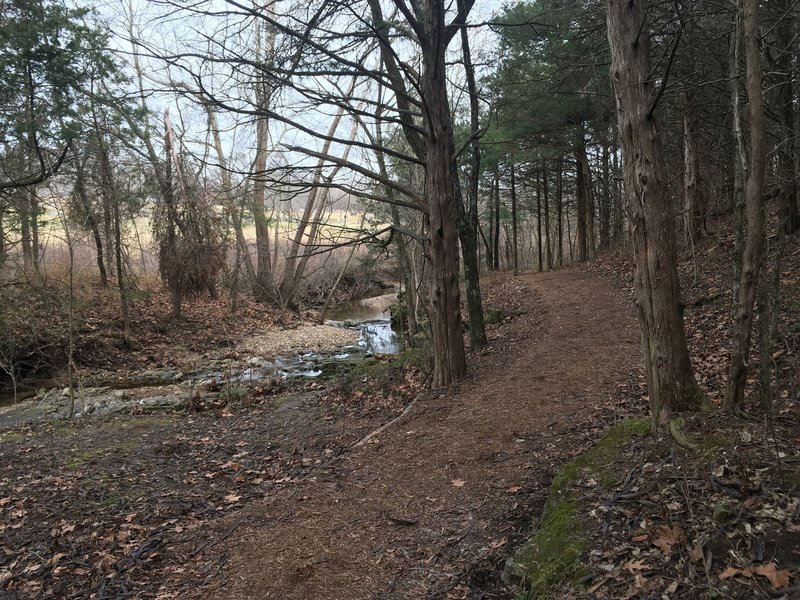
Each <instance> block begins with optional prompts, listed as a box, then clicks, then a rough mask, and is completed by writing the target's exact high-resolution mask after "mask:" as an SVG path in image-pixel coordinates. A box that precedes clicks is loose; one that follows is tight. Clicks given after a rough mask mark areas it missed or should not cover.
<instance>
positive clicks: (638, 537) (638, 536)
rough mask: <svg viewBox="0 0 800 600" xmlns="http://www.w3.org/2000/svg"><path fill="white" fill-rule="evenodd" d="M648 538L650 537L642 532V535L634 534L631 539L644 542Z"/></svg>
mask: <svg viewBox="0 0 800 600" xmlns="http://www.w3.org/2000/svg"><path fill="white" fill-rule="evenodd" d="M649 538H650V536H649V535H647V534H646V533H643V534H642V535H636V536H634V537H632V538H631V540H633V541H634V542H646V541H647V540H648V539H649Z"/></svg>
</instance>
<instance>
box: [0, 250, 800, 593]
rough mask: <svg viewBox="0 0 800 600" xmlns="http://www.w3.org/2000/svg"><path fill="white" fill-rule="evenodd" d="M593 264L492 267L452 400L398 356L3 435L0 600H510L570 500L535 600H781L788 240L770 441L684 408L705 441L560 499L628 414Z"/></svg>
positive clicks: (712, 332)
mask: <svg viewBox="0 0 800 600" xmlns="http://www.w3.org/2000/svg"><path fill="white" fill-rule="evenodd" d="M726 256H727V252H723V251H721V250H720V249H719V246H718V244H717V243H716V242H715V243H708V244H706V245H705V246H703V247H701V248H699V249H698V250H697V251H696V253H695V254H694V255H692V256H686V257H684V261H683V263H682V269H683V271H684V273H683V274H684V281H685V284H684V290H685V304H686V305H687V314H686V318H687V328H688V334H689V339H690V343H691V345H692V351H693V355H694V356H695V366H696V370H697V372H698V379H699V381H700V384H701V386H702V387H703V388H704V390H705V391H706V392H707V393H708V394H709V396H710V397H711V399H712V400H715V401H718V400H719V397H720V391H721V390H722V389H723V387H722V385H723V383H724V368H725V364H726V361H727V356H726V351H725V346H726V332H727V325H726V324H725V316H724V315H725V311H726V310H727V308H726V307H727V302H728V300H727V295H726V294H727V292H726V290H727V287H726V283H725V282H726V281H727V279H726V277H728V276H729V275H728V274H727V273H726V272H725V264H726V263H725V258H726ZM698 265H699V267H698ZM591 269H592V270H578V269H563V270H559V271H554V272H549V273H541V274H536V273H523V274H521V275H520V276H518V277H512V276H510V275H494V276H491V277H489V278H487V281H486V283H485V288H486V289H485V295H486V300H487V304H488V305H490V306H492V307H493V308H496V309H498V310H500V311H502V314H503V315H504V318H503V319H502V321H501V322H500V323H498V324H496V325H493V326H491V327H490V331H489V337H490V344H489V346H487V347H486V348H483V349H481V350H480V351H478V352H474V353H472V354H471V355H470V372H469V376H468V377H467V378H466V379H465V380H463V381H462V382H460V383H459V384H457V385H454V386H452V387H451V388H448V389H446V390H440V391H428V392H425V391H422V384H423V378H422V377H421V376H420V375H419V373H418V372H417V371H416V370H415V369H414V368H413V366H411V364H409V365H407V366H405V367H401V368H399V369H395V370H394V371H392V373H393V379H392V382H391V385H389V384H387V383H386V382H385V381H383V380H377V379H374V377H373V374H372V373H371V372H370V371H365V372H364V373H363V378H362V374H359V375H358V380H357V381H353V380H352V379H351V380H350V381H349V383H348V385H349V386H350V387H348V388H346V387H344V386H342V384H341V383H335V382H328V383H318V382H315V383H308V384H303V385H299V386H296V387H295V388H293V389H291V390H280V391H279V393H275V394H271V393H270V391H269V390H262V392H260V396H257V397H255V398H252V399H250V400H249V401H247V402H243V403H240V404H232V405H231V404H229V405H226V406H223V407H219V408H217V409H215V410H208V411H206V412H201V413H193V414H171V413H165V414H160V415H157V416H154V415H150V416H132V417H131V416H129V417H115V418H108V419H89V420H84V421H81V422H79V423H70V424H61V425H43V424H40V425H31V426H26V427H23V428H17V429H13V430H9V431H6V432H0V465H1V466H2V470H1V471H0V534H2V539H3V541H2V545H0V591H2V595H3V597H4V598H11V599H16V598H19V599H22V598H25V599H27V598H50V597H57V598H109V599H110V598H114V599H117V598H119V599H121V598H220V599H222V598H226V599H228V598H230V599H234V600H236V599H241V600H244V599H246V598H252V599H259V598H278V599H284V598H285V599H291V598H303V599H317V598H319V599H323V598H325V599H332V600H349V599H356V598H358V599H361V598H431V599H433V598H452V599H467V598H470V599H477V598H483V599H487V600H488V599H495V598H508V599H510V598H515V597H518V594H519V591H517V590H511V589H508V588H507V587H506V585H505V584H504V583H503V582H502V581H501V574H502V572H503V569H504V566H505V564H506V561H507V559H508V558H509V557H510V556H512V555H513V554H514V552H515V551H516V550H517V549H518V548H519V547H521V546H522V545H524V544H525V542H526V540H527V539H528V538H530V536H531V535H532V534H533V533H534V532H535V531H536V529H537V524H538V523H539V521H540V518H541V517H542V514H543V512H545V505H546V504H548V497H550V506H552V502H553V501H552V498H553V494H556V495H559V494H561V495H564V494H570V495H571V496H575V497H576V498H578V504H577V507H578V508H577V510H576V514H575V517H574V520H575V524H574V527H573V526H570V530H569V532H568V533H569V536H568V537H569V538H570V540H571V539H572V537H573V536H574V535H577V534H578V533H580V535H581V536H582V539H583V540H584V542H583V545H582V546H581V552H580V560H579V562H580V563H581V567H580V569H579V570H575V569H573V571H574V572H571V573H569V572H565V573H562V574H559V575H558V576H556V577H555V578H554V579H552V580H551V581H549V582H548V586H549V587H547V588H546V590H545V591H542V590H539V592H538V594H539V597H545V598H562V597H563V598H568V597H586V598H597V597H600V598H642V599H644V598H656V597H665V596H666V597H667V598H694V597H699V598H739V597H742V598H744V597H747V598H754V597H755V598H780V597H786V598H792V597H797V595H798V591H797V590H798V588H797V586H798V583H800V570H798V567H799V566H800V498H799V497H798V484H799V483H800V476H799V475H798V470H800V464H799V463H798V461H800V426H799V425H798V412H797V411H798V389H800V388H799V387H798V385H800V373H798V364H799V363H798V360H797V355H798V350H799V349H800V331H797V327H796V324H797V323H798V322H800V285H798V281H800V250H799V249H798V248H797V246H795V247H793V248H790V251H789V252H788V260H787V264H786V265H785V268H784V270H783V280H784V286H783V290H784V294H783V296H782V304H781V306H782V307H783V309H782V310H781V315H782V321H781V327H780V330H781V331H782V332H783V333H782V335H781V343H782V344H783V346H782V347H781V348H780V349H778V350H776V351H775V354H774V355H773V359H774V360H775V363H776V365H777V368H778V372H779V374H780V377H779V380H778V386H777V389H776V390H775V394H776V397H777V398H778V402H777V405H776V411H775V418H774V419H773V420H772V422H771V426H770V427H769V428H767V427H765V425H764V424H763V423H760V422H748V421H741V420H731V419H728V418H724V417H722V416H717V415H711V416H703V417H691V416H689V417H688V418H687V422H686V426H685V430H686V433H687V435H689V437H690V438H691V439H694V440H700V441H702V442H703V448H702V449H701V450H699V451H696V452H692V451H689V450H686V449H684V448H681V447H678V446H677V445H676V444H675V443H674V441H673V440H672V438H670V437H669V435H668V434H666V435H665V434H663V433H657V434H651V435H645V436H643V437H634V438H631V439H630V440H628V441H626V442H625V443H624V444H621V445H620V447H619V448H616V451H617V452H616V453H615V454H614V455H613V457H611V458H609V460H608V462H607V464H605V465H603V468H604V469H605V471H604V472H603V474H602V476H601V475H594V474H592V473H590V472H588V471H585V470H580V469H579V470H577V473H575V476H574V477H573V478H571V479H570V480H569V481H567V482H566V483H565V484H564V487H563V489H553V481H554V479H555V480H557V481H562V482H563V481H564V478H563V477H562V476H561V475H562V474H563V472H564V466H565V464H567V463H568V462H569V461H570V460H571V459H573V458H574V457H577V456H580V455H581V453H583V452H584V451H586V450H587V449H589V448H591V447H592V445H593V444H594V443H596V442H597V441H598V440H599V439H601V438H602V436H603V435H604V433H606V432H607V431H608V430H609V429H611V428H612V427H614V426H615V425H619V424H620V423H623V422H626V420H627V419H630V418H636V417H646V415H647V397H646V395H645V394H644V381H643V372H642V365H641V362H642V361H641V348H640V343H639V334H638V326H637V323H636V315H635V311H634V307H633V305H632V303H631V301H630V282H631V277H630V265H629V262H628V261H627V259H626V258H625V254H624V253H623V252H617V253H612V254H609V255H606V256H605V257H604V258H603V259H602V260H601V261H599V262H598V263H596V264H595V265H594V266H592V267H591ZM697 272H699V273H701V274H702V276H701V277H694V274H695V273H697ZM792 327H794V329H792ZM145 360H147V358H146V357H145ZM381 365H388V361H379V363H378V366H381ZM412 403H413V406H411V408H410V410H408V411H407V412H406V413H405V414H404V413H403V411H404V409H405V408H406V407H409V406H410V405H411V404H412ZM398 416H401V418H400V419H399V420H398V421H397V422H395V423H394V424H393V425H391V426H390V427H388V428H386V429H385V430H383V431H381V432H380V433H378V434H377V435H375V436H373V437H371V438H370V439H369V440H368V441H367V442H366V443H363V444H360V445H359V441H360V440H363V439H364V438H365V436H366V435H367V434H369V433H370V432H374V431H375V430H376V429H377V428H379V427H380V426H381V425H383V424H385V423H387V422H389V421H390V420H392V419H393V418H395V417H398ZM551 512H552V511H551ZM570 540H566V541H565V542H564V543H565V544H567V542H569V541H570ZM576 573H577V574H576ZM568 575H571V576H572V577H571V578H570V577H567V576H568Z"/></svg>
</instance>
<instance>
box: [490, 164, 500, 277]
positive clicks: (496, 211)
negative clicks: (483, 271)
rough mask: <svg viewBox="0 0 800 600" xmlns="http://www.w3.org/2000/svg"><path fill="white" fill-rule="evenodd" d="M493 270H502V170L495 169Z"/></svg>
mask: <svg viewBox="0 0 800 600" xmlns="http://www.w3.org/2000/svg"><path fill="white" fill-rule="evenodd" d="M492 244H493V246H494V250H493V251H492V257H493V260H492V269H493V270H494V271H499V270H500V169H499V168H498V167H495V168H494V228H493V232H492Z"/></svg>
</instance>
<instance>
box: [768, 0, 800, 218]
mask: <svg viewBox="0 0 800 600" xmlns="http://www.w3.org/2000/svg"><path fill="white" fill-rule="evenodd" d="M776 4H777V7H776V9H777V13H778V14H779V15H780V22H779V23H778V24H777V26H776V29H775V35H776V45H775V47H773V50H774V51H775V53H776V57H775V64H776V67H777V71H778V73H777V78H778V89H777V96H778V98H777V101H778V113H779V115H780V117H779V118H780V120H781V123H780V127H781V132H780V138H779V142H778V147H777V152H778V179H779V181H780V185H781V221H782V225H783V231H784V233H787V234H791V233H794V232H795V231H797V230H799V229H800V211H798V206H797V179H796V174H795V160H796V158H795V152H796V148H797V145H796V141H795V135H794V134H795V131H794V128H795V111H794V73H795V70H794V68H793V66H792V50H793V49H794V48H795V47H796V39H795V38H794V37H793V32H794V24H795V20H796V16H795V15H796V10H795V7H794V4H793V2H792V0H778V1H777V2H776Z"/></svg>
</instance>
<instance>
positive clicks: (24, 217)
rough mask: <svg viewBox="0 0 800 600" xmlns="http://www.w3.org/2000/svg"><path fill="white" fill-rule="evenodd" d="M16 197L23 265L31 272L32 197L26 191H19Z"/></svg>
mask: <svg viewBox="0 0 800 600" xmlns="http://www.w3.org/2000/svg"><path fill="white" fill-rule="evenodd" d="M16 195H17V197H18V198H19V205H18V207H17V215H18V216H19V230H20V238H21V242H22V265H23V268H24V269H25V271H26V272H30V270H31V269H33V246H32V243H31V205H30V197H29V195H28V190H26V189H23V190H19V191H18V192H17V194H16Z"/></svg>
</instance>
